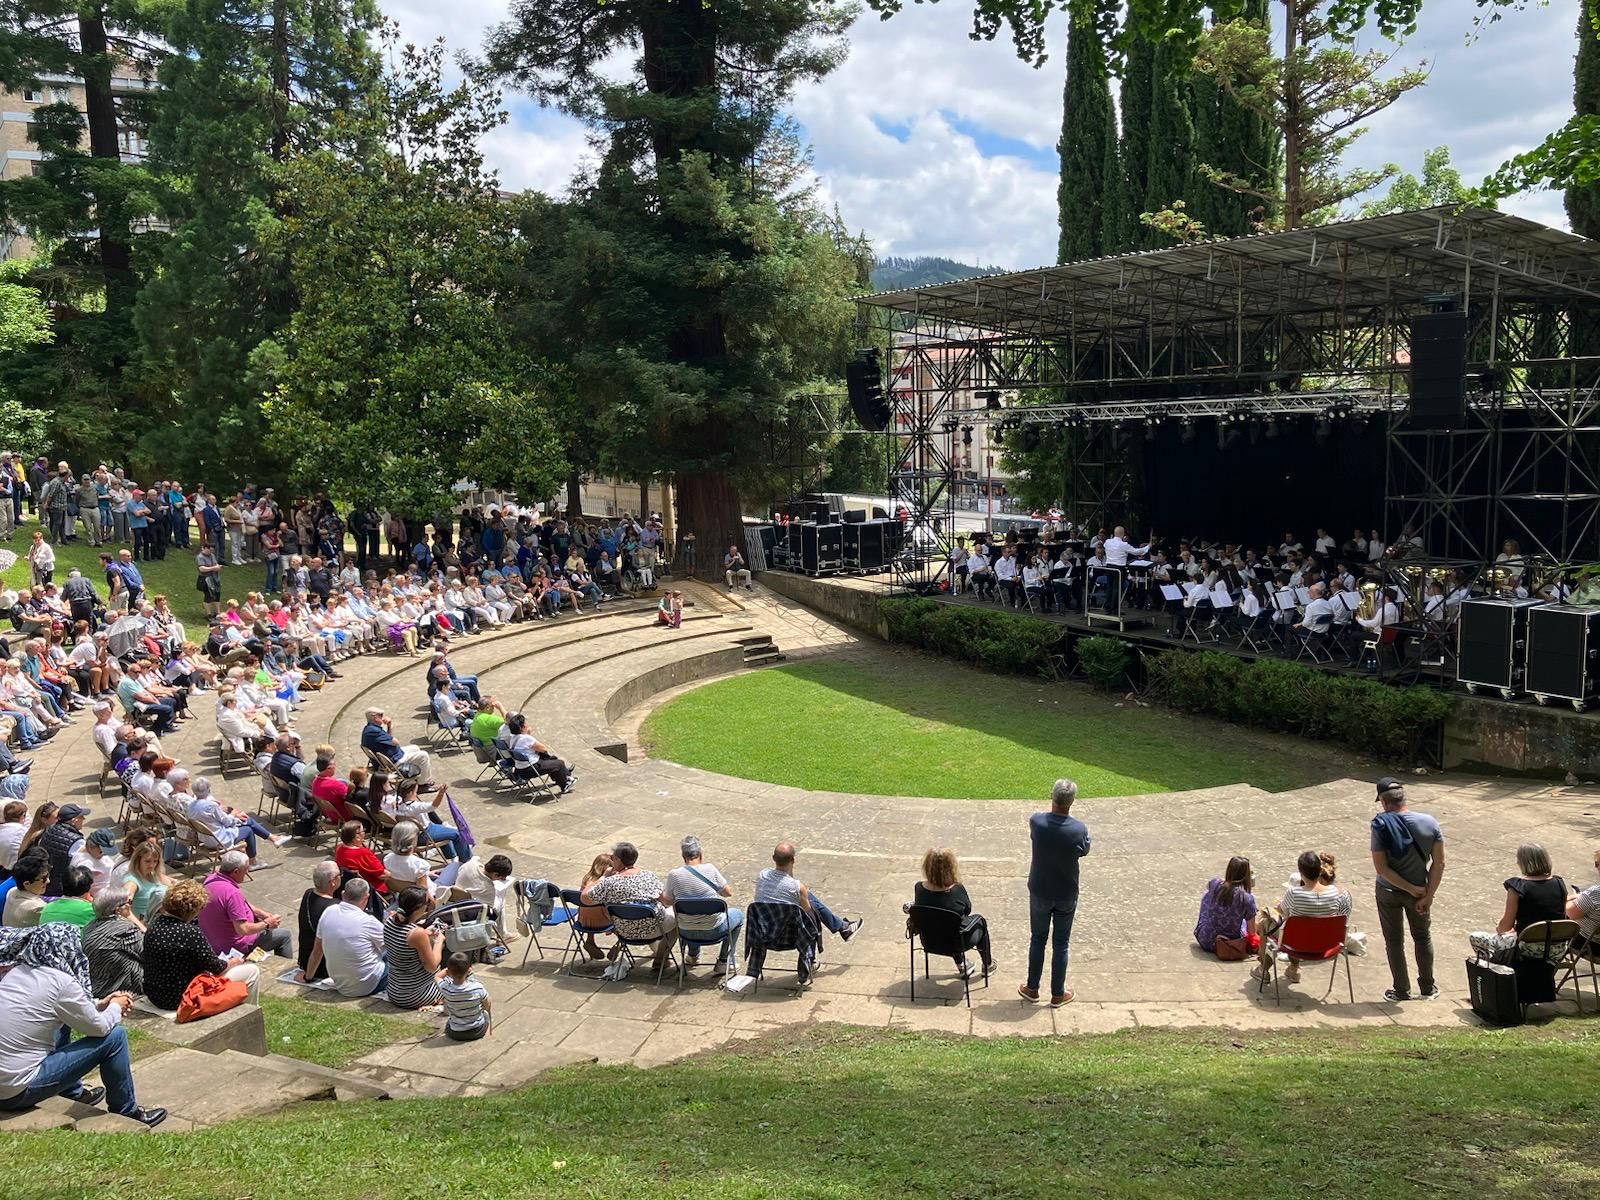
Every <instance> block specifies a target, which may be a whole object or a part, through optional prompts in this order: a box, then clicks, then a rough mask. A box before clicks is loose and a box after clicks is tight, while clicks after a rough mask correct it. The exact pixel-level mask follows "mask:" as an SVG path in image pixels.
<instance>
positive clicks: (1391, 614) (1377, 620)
mask: <svg viewBox="0 0 1600 1200" xmlns="http://www.w3.org/2000/svg"><path fill="white" fill-rule="evenodd" d="M1356 620H1357V621H1358V622H1359V623H1360V624H1361V627H1362V628H1363V629H1367V630H1370V631H1371V632H1373V633H1382V632H1383V631H1384V630H1385V629H1388V628H1389V627H1390V626H1392V625H1398V624H1400V589H1399V588H1396V587H1386V588H1384V589H1383V591H1382V593H1381V594H1380V599H1379V604H1378V611H1377V612H1375V613H1373V614H1372V616H1370V617H1357V618H1356Z"/></svg>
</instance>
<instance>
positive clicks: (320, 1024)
mask: <svg viewBox="0 0 1600 1200" xmlns="http://www.w3.org/2000/svg"><path fill="white" fill-rule="evenodd" d="M324 995H325V993H324ZM335 999H336V998H335ZM261 1015H262V1017H263V1018H264V1019H265V1021H266V1026H267V1049H268V1050H269V1051H271V1052H272V1053H273V1054H284V1055H288V1056H289V1057H290V1058H303V1059H305V1060H306V1061H307V1062H314V1063H319V1064H321V1065H322V1066H324V1067H343V1066H346V1065H348V1064H349V1063H352V1062H354V1061H355V1060H356V1059H358V1058H360V1057H361V1056H362V1055H363V1054H370V1053H371V1052H372V1051H374V1050H376V1049H378V1048H379V1047H381V1046H388V1045H392V1044H393V1043H395V1042H398V1041H402V1040H404V1039H405V1038H410V1037H416V1036H417V1035H418V1034H421V1033H424V1032H426V1031H427V1030H428V1028H429V1026H428V1025H427V1023H426V1022H423V1021H413V1020H407V1019H406V1018H404V1017H395V1016H389V1015H386V1014H384V1013H378V1012H368V1011H367V1010H365V1009H361V1008H355V1007H352V1006H351V1005H349V1004H343V1003H337V1002H334V1001H333V1000H313V999H307V1000H301V999H298V998H291V997H287V996H271V995H264V996H262V997H261Z"/></svg>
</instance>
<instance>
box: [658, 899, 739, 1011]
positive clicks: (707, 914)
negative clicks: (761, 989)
mask: <svg viewBox="0 0 1600 1200" xmlns="http://www.w3.org/2000/svg"><path fill="white" fill-rule="evenodd" d="M672 911H673V914H674V915H675V916H676V917H677V919H678V986H679V987H680V988H681V987H682V986H683V981H684V977H685V976H687V975H688V973H689V953H690V951H698V950H702V949H704V948H705V947H707V946H715V947H717V949H718V952H719V953H718V957H719V958H726V959H728V960H729V964H728V965H729V967H730V969H731V968H732V965H733V963H732V955H731V954H730V953H729V946H728V940H729V937H730V933H729V930H728V902H727V901H726V900H724V899H722V898H721V897H720V896H700V897H687V896H686V897H682V898H680V899H678V900H677V901H675V902H674V903H673V906H672ZM718 930H720V931H721V932H718Z"/></svg>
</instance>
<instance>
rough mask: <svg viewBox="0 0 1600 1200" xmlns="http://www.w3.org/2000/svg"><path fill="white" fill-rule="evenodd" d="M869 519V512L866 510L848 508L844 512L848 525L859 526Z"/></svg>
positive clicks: (845, 521)
mask: <svg viewBox="0 0 1600 1200" xmlns="http://www.w3.org/2000/svg"><path fill="white" fill-rule="evenodd" d="M866 519H867V510H866V509H864V508H847V509H845V510H844V523H845V524H846V525H859V524H860V523H861V522H862V521H865V520H866Z"/></svg>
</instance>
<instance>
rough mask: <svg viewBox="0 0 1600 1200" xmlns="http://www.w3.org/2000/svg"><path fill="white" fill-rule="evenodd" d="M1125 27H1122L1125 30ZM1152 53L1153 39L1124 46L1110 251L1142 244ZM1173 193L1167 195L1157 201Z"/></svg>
mask: <svg viewBox="0 0 1600 1200" xmlns="http://www.w3.org/2000/svg"><path fill="white" fill-rule="evenodd" d="M1126 32H1127V30H1126V29H1125V30H1124V33H1125V34H1126ZM1155 57H1156V48H1155V44H1154V43H1153V42H1150V41H1149V40H1147V39H1145V38H1142V37H1141V38H1137V39H1136V40H1134V41H1133V42H1132V44H1131V45H1130V46H1129V47H1128V52H1127V56H1126V59H1125V60H1124V64H1123V71H1122V92H1121V100H1122V145H1121V154H1122V203H1123V205H1124V206H1125V208H1124V209H1123V213H1122V215H1121V216H1120V217H1119V218H1118V219H1117V231H1116V232H1117V234H1118V239H1117V240H1116V241H1114V242H1113V241H1111V240H1110V239H1109V236H1108V239H1107V243H1106V249H1107V250H1108V251H1109V252H1111V253H1120V252H1121V251H1124V250H1133V249H1136V248H1138V247H1139V246H1141V245H1143V244H1144V241H1145V235H1144V232H1143V231H1142V230H1141V229H1140V226H1139V214H1140V212H1142V211H1143V210H1144V208H1145V197H1146V196H1148V195H1149V192H1150V118H1151V114H1152V112H1153V110H1154V105H1155ZM1172 199H1175V197H1172V196H1168V197H1166V198H1165V199H1164V200H1162V202H1161V203H1163V204H1165V203H1166V202H1167V201H1168V200H1172Z"/></svg>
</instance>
